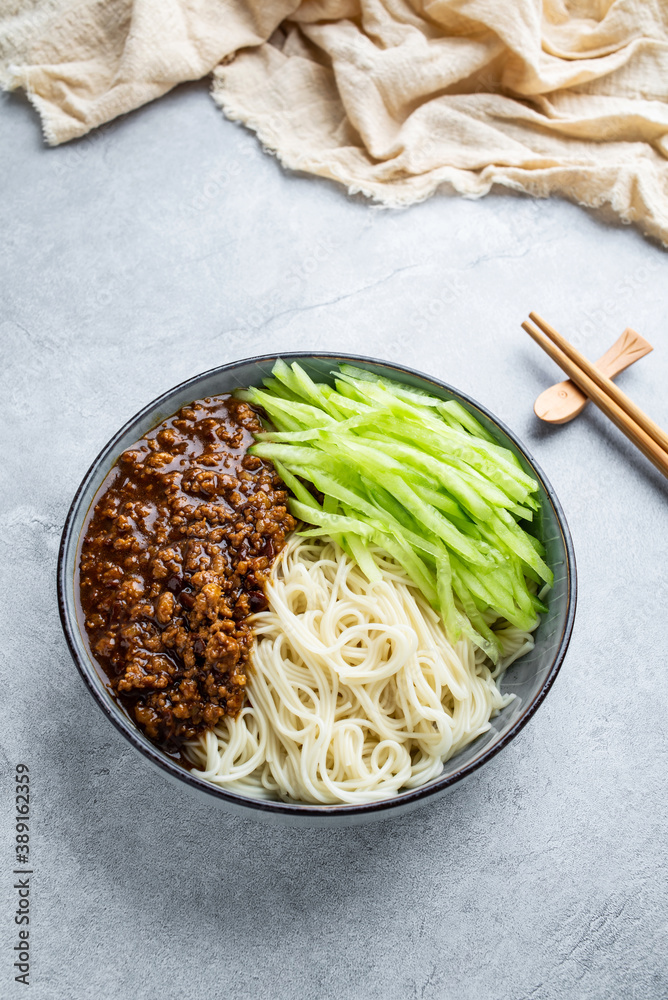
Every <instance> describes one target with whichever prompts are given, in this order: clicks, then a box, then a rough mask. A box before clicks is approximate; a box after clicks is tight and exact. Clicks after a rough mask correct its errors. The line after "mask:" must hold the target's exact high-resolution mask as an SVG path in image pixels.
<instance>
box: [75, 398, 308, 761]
mask: <svg viewBox="0 0 668 1000" xmlns="http://www.w3.org/2000/svg"><path fill="white" fill-rule="evenodd" d="M260 429H261V424H260V421H259V419H258V416H257V414H256V413H255V412H254V411H253V410H252V409H251V407H250V406H249V405H248V404H247V403H242V402H240V401H238V400H236V399H233V398H231V397H230V396H217V397H213V398H210V399H204V400H198V401H197V402H194V403H192V404H191V405H189V406H184V407H183V408H182V409H181V410H179V412H178V413H177V414H175V416H173V417H171V418H170V419H169V420H166V421H165V422H164V423H162V424H160V426H159V427H156V428H155V429H154V430H152V431H151V432H150V433H149V434H147V435H146V437H144V438H142V439H141V440H140V441H138V442H137V444H136V445H134V446H133V447H132V448H130V449H129V450H128V451H126V452H124V453H123V454H122V455H121V456H120V458H119V459H118V462H117V463H116V465H115V466H114V468H113V469H112V470H111V472H110V473H109V475H108V477H107V479H106V481H105V483H104V484H103V487H102V489H101V491H100V494H99V499H98V500H97V502H96V504H95V506H94V508H93V510H92V513H91V515H90V517H89V521H88V523H87V525H86V529H85V536H84V540H83V545H82V550H81V562H80V572H79V581H80V599H81V608H82V611H83V614H84V617H85V625H86V631H87V634H88V639H89V642H90V647H91V650H92V652H93V655H94V656H95V658H96V660H97V661H98V662H99V664H100V665H101V666H102V668H103V669H104V671H105V673H106V674H107V676H108V677H109V680H110V683H111V687H112V688H113V691H114V692H115V694H116V695H117V696H118V697H119V699H120V700H121V701H122V703H123V704H124V705H125V707H126V708H127V709H128V710H129V711H130V712H131V714H132V715H133V716H134V718H135V719H136V721H137V723H138V724H139V725H140V726H141V727H142V728H143V729H144V731H145V732H146V734H147V735H148V736H149V737H151V739H153V740H156V741H157V742H159V743H161V744H162V745H164V746H165V747H167V748H177V747H178V744H179V743H180V742H181V741H183V740H185V739H192V738H193V737H195V736H197V735H198V734H199V733H202V732H203V731H205V730H206V729H210V728H211V727H212V726H214V725H215V724H216V723H217V722H218V721H219V720H220V719H221V718H222V717H223V716H224V715H225V714H227V715H236V714H237V713H238V712H239V710H240V708H241V706H242V704H243V701H244V689H245V685H246V671H247V669H248V667H249V655H250V651H251V645H252V632H251V628H250V626H249V625H248V623H247V621H246V619H247V618H248V616H249V614H252V613H253V612H255V611H260V610H262V609H263V608H265V607H266V599H265V596H264V590H263V584H264V581H265V580H266V578H267V576H268V573H269V570H270V568H271V564H272V562H273V560H274V558H275V556H276V555H277V553H278V552H279V550H280V548H281V547H282V545H283V541H284V539H285V536H286V534H287V533H288V532H289V531H291V530H292V528H294V525H295V522H294V519H293V518H292V517H291V515H290V514H289V513H288V511H287V508H286V500H287V493H286V491H285V487H284V485H283V483H282V482H281V480H280V478H279V477H278V476H277V474H276V472H275V471H274V469H273V466H272V465H271V463H270V462H267V461H264V460H262V459H259V458H256V457H254V456H252V455H248V454H247V450H248V448H249V446H250V445H251V444H252V443H253V432H254V431H259V430H260Z"/></svg>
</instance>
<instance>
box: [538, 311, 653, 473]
mask: <svg viewBox="0 0 668 1000" xmlns="http://www.w3.org/2000/svg"><path fill="white" fill-rule="evenodd" d="M529 319H532V320H533V322H534V323H535V324H536V326H533V325H532V324H531V323H529V322H528V321H527V322H524V323H522V328H523V329H524V330H526V332H527V333H528V334H529V336H530V337H533V339H534V340H535V341H536V343H537V344H539V345H540V346H541V347H542V348H543V350H544V351H545V353H546V354H549V356H550V357H551V358H552V360H553V361H556V363H557V364H558V365H559V367H560V368H561V369H562V371H564V372H566V374H567V375H568V377H569V378H570V379H571V381H573V382H575V384H576V385H577V386H578V388H579V389H581V390H582V392H584V394H585V395H586V396H588V397H589V399H591V401H592V403H595V404H596V406H598V408H599V410H602V411H603V413H605V415H606V417H609V418H610V420H612V422H613V424H615V425H616V426H617V427H618V428H619V429H620V431H621V432H622V433H623V434H625V435H626V437H627V438H628V439H629V441H631V442H632V443H633V444H634V445H635V446H636V448H638V449H639V450H640V451H641V452H642V453H643V455H645V457H646V458H648V459H649V460H650V462H652V464H653V465H655V466H656V468H657V469H658V470H659V472H662V473H663V474H664V476H666V478H668V434H666V432H665V431H663V430H661V428H660V427H659V425H658V424H655V423H654V421H653V420H651V419H650V418H649V417H648V416H647V414H646V413H643V411H642V410H641V409H640V407H638V406H636V404H635V403H634V402H633V400H632V399H629V397H628V396H627V395H626V394H625V393H623V392H622V391H621V389H618V388H617V386H616V385H615V383H614V382H611V381H610V379H609V378H606V377H605V375H603V373H602V372H600V371H599V370H598V368H596V367H595V366H594V365H593V364H592V363H591V361H588V360H587V358H585V356H584V355H583V354H580V352H579V351H578V350H577V349H576V348H575V347H573V345H572V344H570V343H569V342H568V341H567V340H566V338H565V337H562V336H561V334H560V333H558V332H557V331H556V330H555V329H554V327H552V326H550V324H549V323H546V322H545V320H544V319H542V318H541V317H540V316H539V315H538V314H537V313H535V312H532V313H529ZM536 327H540V330H538V329H536ZM541 330H542V331H543V332H542V333H541V332H540V331H541Z"/></svg>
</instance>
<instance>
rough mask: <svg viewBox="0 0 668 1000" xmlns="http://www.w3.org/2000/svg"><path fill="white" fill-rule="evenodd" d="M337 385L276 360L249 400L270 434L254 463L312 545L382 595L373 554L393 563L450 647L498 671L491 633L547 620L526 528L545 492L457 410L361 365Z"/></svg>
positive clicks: (345, 371)
mask: <svg viewBox="0 0 668 1000" xmlns="http://www.w3.org/2000/svg"><path fill="white" fill-rule="evenodd" d="M332 375H333V376H334V385H335V387H332V386H331V385H327V384H324V383H318V382H314V381H313V380H312V379H311V378H310V377H309V375H308V374H307V372H305V371H304V369H303V368H301V367H300V366H299V365H298V364H296V363H295V364H292V365H287V364H286V363H285V362H284V361H282V360H279V361H277V363H276V364H275V366H274V369H273V371H272V377H271V378H269V379H265V383H264V388H251V389H244V390H239V391H238V392H237V396H239V398H242V399H245V400H246V401H248V402H250V403H252V404H254V405H256V406H260V407H262V408H263V409H264V411H265V412H266V414H267V416H268V417H269V419H270V420H271V422H272V424H273V427H274V429H272V430H267V431H264V432H263V433H261V434H258V435H256V443H255V444H254V445H253V447H252V448H251V449H250V451H251V454H254V455H258V456H260V457H262V458H268V459H271V460H272V461H273V462H274V464H275V466H276V469H277V471H278V473H279V475H280V476H281V477H282V478H283V480H284V482H285V484H286V486H287V487H288V489H289V490H290V491H291V492H292V494H293V496H292V497H291V499H290V501H289V503H290V509H291V511H292V513H293V514H294V515H295V517H298V518H299V519H300V520H301V521H303V522H304V524H305V525H308V526H309V527H306V528H305V529H304V530H303V532H302V533H303V534H304V535H309V536H319V535H330V536H333V537H334V538H336V539H337V541H339V543H340V544H341V545H342V546H343V547H344V548H345V549H346V551H347V552H348V553H349V554H350V555H351V556H352V558H354V559H355V561H356V562H357V563H358V565H359V566H360V568H361V569H362V571H363V572H364V573H366V574H367V576H368V577H369V579H370V580H372V582H373V580H374V579H376V578H377V573H378V570H377V568H376V566H375V563H374V561H373V560H372V559H371V558H369V547H370V546H378V547H381V548H383V549H385V551H386V552H388V553H389V554H390V555H391V556H393V557H394V558H395V559H396V560H397V561H398V562H399V563H400V564H401V565H402V566H403V567H404V569H405V570H406V572H407V573H408V574H409V576H410V578H411V579H412V580H413V582H414V584H415V586H416V587H418V588H419V589H420V590H421V592H422V593H423V594H424V596H425V598H426V599H427V600H428V601H429V603H430V604H431V605H432V606H433V607H434V608H435V609H436V610H437V611H438V612H439V613H440V614H441V616H442V618H443V622H444V625H445V628H446V631H447V633H448V636H449V637H450V639H451V641H453V642H456V641H457V639H459V638H460V637H461V636H462V635H467V636H469V637H470V638H471V639H472V640H473V642H475V643H476V644H477V645H478V646H479V647H480V648H481V649H483V650H484V651H485V652H486V653H487V654H488V655H489V656H490V657H491V658H492V660H494V662H496V661H497V659H498V656H499V653H500V650H501V647H500V643H499V641H498V639H497V638H496V635H495V633H494V629H493V627H490V625H489V624H488V623H489V622H490V621H492V620H493V619H494V618H495V617H496V618H503V619H506V620H507V621H509V622H511V623H512V624H513V625H516V626H517V627H518V628H522V629H526V628H531V626H532V625H533V624H534V622H535V619H536V612H537V611H544V610H545V604H544V603H543V601H542V600H539V598H538V597H537V596H536V593H535V591H536V589H537V585H539V584H545V585H547V586H548V587H549V586H551V584H552V572H551V570H550V568H549V567H548V566H547V564H546V563H545V560H544V558H543V556H544V551H543V548H542V546H541V544H540V542H539V541H538V540H537V539H536V538H535V537H534V536H533V535H530V534H529V533H528V532H527V531H525V529H524V528H523V527H522V525H521V524H520V523H518V519H521V520H524V521H531V520H532V519H533V516H534V512H536V511H538V510H539V503H538V498H537V496H536V493H537V490H538V484H537V482H536V481H535V480H534V479H533V478H532V477H531V476H530V475H528V474H527V473H526V472H525V471H524V470H523V469H522V467H521V465H520V462H519V460H518V459H517V456H516V455H515V454H513V452H511V451H510V450H509V449H507V448H504V447H503V446H502V445H500V444H498V443H497V442H496V441H495V440H494V439H493V437H492V436H491V434H490V433H489V432H488V431H487V430H486V428H484V427H483V425H482V424H481V423H480V422H479V421H478V420H477V419H476V417H475V416H474V415H473V414H472V413H470V412H469V411H468V410H467V409H466V408H465V407H464V406H462V405H461V404H460V403H458V402H456V401H454V400H450V401H448V402H444V401H443V400H440V399H438V398H437V397H436V396H432V395H430V394H429V393H427V392H425V391H424V390H422V389H417V388H412V387H409V386H405V385H401V384H400V383H398V382H394V381H392V380H391V379H387V378H383V377H381V376H379V375H374V374H373V373H372V372H369V371H366V370H365V369H360V368H355V367H353V366H352V365H345V364H344V365H340V366H339V369H338V370H337V371H334V372H332ZM307 483H308V484H310V487H309V486H307V485H306V484H307ZM316 491H317V493H316ZM321 498H322V499H321ZM542 596H543V595H542V591H541V597H542Z"/></svg>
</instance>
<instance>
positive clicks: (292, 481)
mask: <svg viewBox="0 0 668 1000" xmlns="http://www.w3.org/2000/svg"><path fill="white" fill-rule="evenodd" d="M274 467H275V468H276V471H277V472H278V474H279V476H280V477H281V479H282V480H283V482H284V483H285V485H286V486H287V487H288V489H290V490H292V492H293V493H294V495H295V496H296V497H297V499H298V500H299V501H301V503H303V504H305V505H306V506H307V507H315V508H317V509H318V510H321V507H320V504H319V503H318V501H317V500H316V498H315V497H314V496H313V495H312V494H311V493H309V491H308V490H307V489H306V487H305V486H304V484H303V483H301V482H300V481H299V480H298V479H297V477H296V476H293V475H292V473H291V472H290V470H289V469H288V468H286V466H285V465H283V463H282V462H280V461H279V460H278V459H274Z"/></svg>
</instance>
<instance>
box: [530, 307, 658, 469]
mask: <svg viewBox="0 0 668 1000" xmlns="http://www.w3.org/2000/svg"><path fill="white" fill-rule="evenodd" d="M529 319H532V320H533V321H534V323H535V324H536V326H538V327H540V329H541V330H542V331H543V333H546V334H547V336H548V337H549V338H550V340H551V341H552V342H553V343H554V344H556V345H557V347H559V348H561V350H562V351H563V352H564V354H567V355H568V357H569V358H570V359H571V361H574V362H575V364H576V365H577V366H578V368H581V369H582V371H583V372H584V373H585V375H588V376H589V378H590V379H593V381H594V382H595V383H596V385H597V386H598V387H599V389H603V391H604V392H605V393H606V394H607V395H608V396H609V397H610V398H611V399H613V400H614V401H615V403H617V405H618V406H621V408H622V409H623V410H624V411H625V413H628V415H629V416H630V417H631V418H632V419H633V420H635V422H636V423H637V424H638V425H639V426H640V427H642V429H643V430H644V431H645V433H646V434H649V436H650V437H651V438H652V439H653V440H654V441H656V443H657V444H658V445H660V446H661V447H662V448H663V450H664V451H666V452H668V434H666V432H665V431H664V430H662V429H661V427H659V425H658V424H655V423H654V421H653V420H652V419H651V418H650V417H648V416H647V414H646V413H644V412H643V411H642V410H641V409H640V407H639V406H636V404H635V403H634V402H633V400H632V399H629V397H628V396H627V395H626V393H625V392H622V390H621V389H620V388H619V386H617V385H615V383H614V382H613V381H612V380H611V379H609V378H607V376H606V375H604V374H603V372H602V371H600V370H599V369H598V368H596V367H595V366H594V365H593V364H592V363H591V361H590V360H589V359H588V358H586V357H585V356H584V354H580V352H579V351H578V350H577V348H576V347H573V345H572V344H571V343H570V342H569V341H568V340H566V338H565V337H562V336H561V334H560V333H559V332H558V331H557V330H555V329H554V327H553V326H550V324H549V323H547V322H546V321H545V320H544V319H542V318H541V317H540V316H539V315H538V313H535V312H530V313H529Z"/></svg>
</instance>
